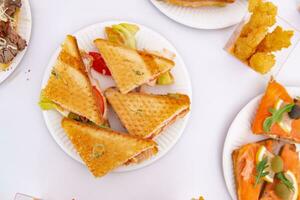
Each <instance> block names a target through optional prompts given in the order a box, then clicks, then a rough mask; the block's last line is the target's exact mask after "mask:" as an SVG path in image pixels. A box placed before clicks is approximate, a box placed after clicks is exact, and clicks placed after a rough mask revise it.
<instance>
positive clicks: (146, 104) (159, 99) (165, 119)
mask: <svg viewBox="0 0 300 200" xmlns="http://www.w3.org/2000/svg"><path fill="white" fill-rule="evenodd" d="M105 96H106V98H107V100H108V102H109V103H110V104H111V106H112V107H113V109H114V110H115V112H116V114H117V115H118V117H119V118H120V120H121V122H122V124H123V125H124V126H125V128H126V129H127V130H128V132H129V133H130V134H132V135H135V136H138V137H141V138H151V137H155V136H157V135H158V134H160V133H161V132H162V130H164V128H166V127H167V126H168V125H170V124H171V123H173V122H174V121H175V120H176V119H177V118H179V117H183V116H184V115H185V114H186V113H187V112H188V111H189V109H190V99H189V97H188V96H187V95H183V94H169V95H154V94H145V93H135V92H131V93H128V94H122V93H120V92H119V91H118V90H117V89H115V88H109V89H107V90H106V91H105Z"/></svg>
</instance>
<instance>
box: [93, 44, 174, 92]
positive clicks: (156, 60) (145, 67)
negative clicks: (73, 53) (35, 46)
mask: <svg viewBox="0 0 300 200" xmlns="http://www.w3.org/2000/svg"><path fill="white" fill-rule="evenodd" d="M94 43H95V45H96V47H97V48H98V50H99V52H100V53H101V55H102V57H103V58H104V60H105V63H106V65H107V67H108V68H109V70H110V72H111V74H112V77H113V78H114V80H115V82H116V85H117V87H118V88H119V90H120V91H121V93H123V94H125V93H128V92H130V91H132V90H133V89H135V88H137V87H138V86H140V85H142V84H145V83H149V82H150V81H153V80H155V79H156V78H157V77H158V76H160V75H161V74H163V73H165V72H167V71H170V70H171V69H172V68H173V67H174V65H175V64H174V62H173V61H172V60H169V59H167V58H164V57H161V56H157V55H154V54H151V53H148V52H144V51H137V50H135V49H131V48H128V47H126V46H123V45H119V44H115V43H112V42H109V41H107V40H103V39H96V40H95V41H94Z"/></svg>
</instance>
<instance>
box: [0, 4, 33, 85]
mask: <svg viewBox="0 0 300 200" xmlns="http://www.w3.org/2000/svg"><path fill="white" fill-rule="evenodd" d="M31 26H32V22H31V10H30V4H29V0H22V7H21V9H20V15H19V19H18V26H17V28H18V33H19V34H20V36H22V38H24V39H25V40H26V41H27V45H28V44H29V41H30V35H31ZM26 51H27V47H26V48H25V49H24V50H23V51H21V52H19V53H18V55H17V56H16V57H15V58H14V59H13V61H12V63H11V64H10V66H9V67H8V69H6V70H4V71H1V70H0V83H2V82H3V81H4V80H5V79H7V78H8V77H9V75H11V74H12V73H13V72H14V70H15V69H16V68H17V67H18V65H19V63H20V62H21V60H22V58H23V56H24V55H25V53H26Z"/></svg>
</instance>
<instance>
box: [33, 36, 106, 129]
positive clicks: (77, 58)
mask: <svg viewBox="0 0 300 200" xmlns="http://www.w3.org/2000/svg"><path fill="white" fill-rule="evenodd" d="M81 54H84V53H82V52H80V50H79V48H78V44H77V41H76V38H75V37H73V36H70V35H68V36H67V38H66V39H65V41H64V44H63V45H62V50H61V52H60V54H59V56H58V58H57V60H56V63H55V65H54V67H53V69H52V72H51V75H50V78H49V80H48V83H47V85H46V87H45V88H44V89H43V90H42V92H41V100H40V103H39V104H40V107H41V108H42V109H43V110H50V109H56V110H58V111H59V112H60V113H61V114H63V115H64V116H66V117H70V118H72V119H75V120H78V121H82V122H86V123H93V124H96V125H107V120H106V113H107V106H106V100H105V97H104V96H103V95H102V93H101V90H100V87H99V85H98V82H96V81H93V79H92V78H91V75H90V74H89V73H88V72H89V66H88V65H86V64H87V63H90V62H87V61H86V60H88V59H87V58H88V56H87V55H86V54H84V56H81ZM82 57H84V58H85V59H84V60H83V59H82Z"/></svg>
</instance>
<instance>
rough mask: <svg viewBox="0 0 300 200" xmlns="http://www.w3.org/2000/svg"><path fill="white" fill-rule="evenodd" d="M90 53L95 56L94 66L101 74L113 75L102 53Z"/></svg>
mask: <svg viewBox="0 0 300 200" xmlns="http://www.w3.org/2000/svg"><path fill="white" fill-rule="evenodd" d="M89 55H90V56H92V57H93V65H92V68H93V69H94V70H96V71H97V72H99V73H100V74H103V75H106V76H111V73H110V71H109V69H108V67H107V65H106V63H105V61H104V59H103V58H102V56H101V54H100V53H97V52H89Z"/></svg>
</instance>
